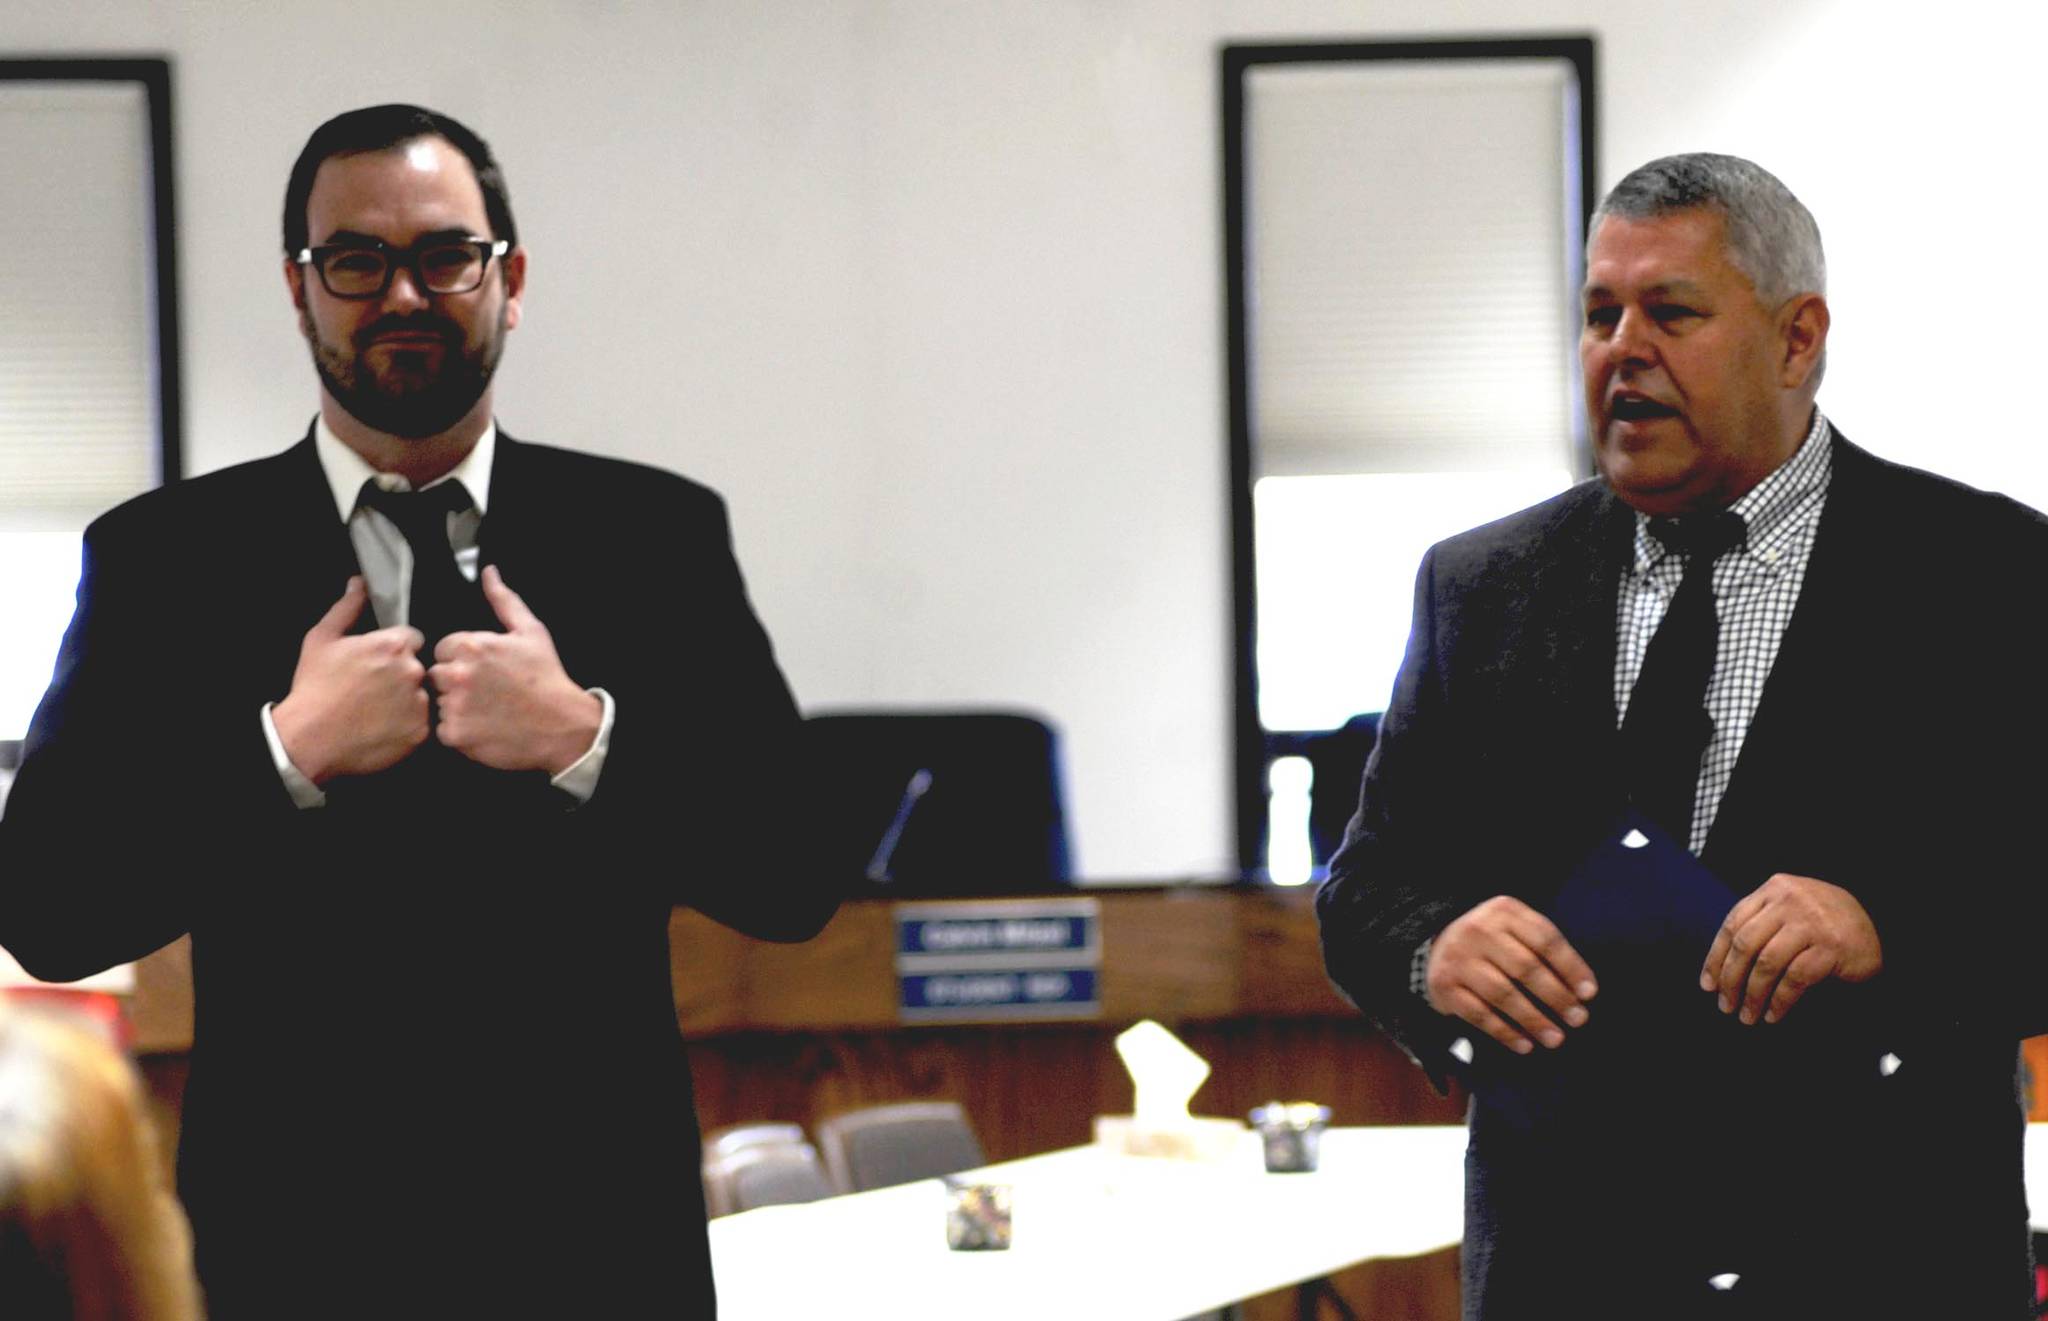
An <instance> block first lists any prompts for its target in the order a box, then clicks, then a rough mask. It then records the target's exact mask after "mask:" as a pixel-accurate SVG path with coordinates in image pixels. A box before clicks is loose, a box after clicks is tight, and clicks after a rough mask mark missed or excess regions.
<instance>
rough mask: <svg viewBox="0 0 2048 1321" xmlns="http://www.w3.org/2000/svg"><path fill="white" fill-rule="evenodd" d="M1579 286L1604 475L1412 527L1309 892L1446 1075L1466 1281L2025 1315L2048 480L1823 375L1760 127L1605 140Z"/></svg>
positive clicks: (1347, 979) (1785, 206)
mask: <svg viewBox="0 0 2048 1321" xmlns="http://www.w3.org/2000/svg"><path fill="white" fill-rule="evenodd" d="M1583 308H1584V323H1583V328H1582V332H1581V337H1580V349H1579V352H1580V365H1581V368H1582V370H1583V373H1584V379H1585V389H1586V406H1587V417H1588V421H1589V424H1590V426H1591V427H1592V429H1593V436H1592V440H1593V450H1594V455H1595V458H1596V461H1597V464H1598V467H1599V471H1600V476H1599V479H1597V480H1594V481H1589V482H1586V483H1583V484H1581V485H1579V486H1577V487H1575V488H1573V489H1572V490H1570V491H1567V492H1566V493H1564V494H1563V495H1561V496H1558V497H1556V498H1555V499H1552V500H1550V501H1547V502H1546V503H1544V504H1541V505H1538V506H1536V507H1534V508H1532V509H1529V510H1526V511H1524V512H1522V513H1520V514H1516V515H1512V516H1510V517H1509V518H1506V519H1503V520H1501V521H1499V522H1497V523H1493V524H1489V525H1487V526H1486V527H1483V528H1478V529H1475V530H1473V531H1471V532H1467V533H1464V534H1462V535H1460V536H1457V537H1453V538H1451V539H1449V540H1447V541H1445V542H1443V543H1441V544H1439V545H1438V546H1436V547H1434V548H1433V549H1432V550H1431V551H1430V552H1429V554H1428V555H1427V556H1426V557H1425V559H1424V561H1423V564H1422V568H1421V572H1420V575H1419V577H1418V581H1417V586H1416V605H1415V624H1414V630H1413V632H1412V634H1411V635H1410V638H1409V643H1408V654H1407V657H1406V659H1405V661H1404V663H1403V665H1402V669H1401V674H1400V678H1399V680H1398V681H1397V683H1396V685H1395V690H1394V694H1393V698H1392V701H1391V703H1390V705H1389V708H1388V710H1387V712H1386V715H1385V717H1384V719H1383V722H1382V724H1381V726H1380V738H1379V744H1378V746H1377V747H1376V749H1375V750H1374V753H1373V756H1372V760H1371V762H1370V763H1369V764H1368V766H1367V768H1366V773H1365V777H1364V783H1363V785H1362V788H1361V795H1360V803H1359V809H1358V813H1357V815H1356V817H1355V818H1354V819H1353V821H1352V823H1351V826H1350V829H1349V830H1348V831H1347V833H1346V838H1345V843H1344V846H1343V848H1342V849H1341V850H1340V851H1339V853H1338V855H1337V857H1336V858H1335V860H1334V861H1333V862H1332V865H1331V869H1330V878H1329V880H1328V881H1327V882H1326V883H1325V885H1324V887H1323V889H1322V891H1321V893H1320V895H1319V896H1318V904H1317V907H1318V912H1319V915H1320V917H1321V920H1322V927H1323V943H1324V952H1325V957H1326V960H1327V962H1328V966H1329V970H1330V974H1331V976H1332V978H1333V979H1334V980H1335V981H1336V982H1337V984H1338V985H1339V986H1340V987H1341V988H1342V989H1343V990H1344V991H1345V993H1346V994H1347V995H1349V996H1350V997H1351V999H1352V1000H1353V1001H1355V1002H1356V1003H1357V1004H1358V1005H1359V1006H1360V1007H1361V1008H1362V1009H1364V1010H1365V1012H1366V1013H1368V1014H1369V1015H1371V1016H1372V1017H1373V1019H1374V1020H1375V1021H1376V1022H1378V1024H1379V1025H1380V1026H1381V1027H1382V1028H1383V1029H1384V1030H1386V1031H1387V1032H1388V1033H1389V1035H1391V1036H1392V1037H1393V1038H1394V1039H1395V1040H1396V1041H1397V1042H1399V1043H1400V1044H1401V1045H1402V1047H1403V1048H1404V1049H1406V1050H1407V1051H1408V1052H1409V1053H1410V1054H1411V1055H1412V1056H1413V1057H1414V1058H1415V1059H1416V1060H1417V1062H1418V1063H1420V1064H1421V1065H1422V1066H1423V1067H1424V1068H1425V1069H1426V1070H1427V1071H1428V1072H1429V1073H1430V1075H1431V1077H1432V1078H1433V1079H1434V1080H1436V1081H1437V1083H1438V1084H1439V1086H1442V1085H1444V1084H1445V1083H1446V1081H1447V1079H1449V1078H1450V1077H1452V1076H1458V1077H1460V1078H1463V1079H1466V1080H1468V1081H1470V1082H1471V1083H1472V1085H1473V1088H1474V1099H1473V1102H1472V1106H1471V1116H1470V1123H1471V1130H1472V1135H1471V1148H1470V1154H1469V1156H1468V1160H1467V1197H1466V1202H1467V1219H1466V1237H1465V1248H1464V1253H1465V1259H1464V1274H1465V1304H1464V1305H1465V1315H1466V1316H1467V1317H1468V1318H1479V1317H1486V1318H1499V1317H1513V1318H1521V1317H1532V1316H1566V1315H1569V1316H1573V1317H1577V1318H1587V1317H1595V1318H1606V1317H1623V1316H1627V1317H1641V1316H1657V1317H1660V1318H1670V1317H1688V1316H1724V1315H1725V1316H1742V1317H1780V1316H1800V1317H1807V1316H1834V1315H1841V1316H1848V1315H1858V1314H1862V1315H1872V1316H1878V1315H1882V1316H1887V1317H1936V1316H1940V1317H1969V1318H1977V1317H2015V1318H2017V1317H2023V1316H2031V1315H2032V1305H2031V1304H2032V1294H2031V1288H2032V1282H2031V1273H2030V1271H2029V1236H2028V1224H2027V1208H2026V1203H2025V1195H2024V1187H2023V1184H2022V1179H2021V1150H2022V1148H2021V1143H2022V1138H2023V1136H2024V1131H2025V1130H2024V1123H2023V1117H2022V1115H2021V1112H2020V1110H2019V1108H2018V1106H2017V1105H2016V1103H2015V1088H2014V1079H2015V1075H2016V1068H2017V1057H2018V1050H2017V1043H2018V1040H2019V1038H2020V1037H2022V1036H2024V1035H2028V1034H2031V1033H2036V1032H2041V1031H2043V1030H2048V1008H2044V1003H2043V1002H2044V996H2043V994H2042V990H2041V987H2040V985H2039V984H2038V982H2039V979H2038V978H2029V977H2028V976H2027V975H2026V971H2025V970H2026V968H2027V967H2028V963H2029V960H2028V958H2027V956H2026V950H2025V941H2026V938H2027V934H2028V933H2029V932H2030V931H2034V930H2038V929H2039V927H2038V925H2037V924H2038V922H2039V920H2040V918H2041V916H2042V912H2041V910H2042V907H2043V905H2042V902H2041V899H2040V897H2039V891H2040V887H2039V886H2036V885H2032V884H2029V883H2027V881H2026V879H2025V875H2026V869H2027V867H2028V864H2029V862H2030V859H2031V850H2027V849H2025V848H2024V847H2023V846H2022V845H2021V844H2020V843H2019V842H2018V841H2019V840H2020V838H2022V837H2023V836H2024V835H2025V833H2026V832H2025V829H2024V824H2023V823H2025V822H2027V821H2029V820H2031V817H2032V814H2033V813H2034V812H2035V811H2037V810H2038V807H2037V805H2038V803H2039V802H2041V801H2042V798H2043V791H2044V789H2048V784H2044V783H2043V774H2042V770H2041V759H2040V757H2039V755H2038V748H2039V746H2040V744H2041V741H2042V738H2043V736H2044V733H2048V700H2044V696H2043V693H2042V691H2041V690H2042V688H2043V685H2041V684H2040V683H2039V682H2038V676H2037V675H2036V674H2034V673H2033V670H2034V668H2035V665H2036V658H2037V657H2038V656H2039V655H2041V654H2042V649H2043V644H2044V642H2048V626H2044V623H2043V619H2042V614H2041V612H2040V611H2038V610H2032V609H2024V608H2015V606H2016V605H2017V604H2018V603H2016V602H2015V601H2013V600H2012V599H2011V593H2010V592H2009V591H2007V590H2006V588H2005V587H2004V584H2007V583H2013V582H2020V583H2025V582H2030V581H2040V580H2041V579H2042V578H2043V577H2044V576H2048V520H2044V519H2043V518H2042V517H2041V516H2040V515H2038V514H2036V513H2035V512H2034V511H2032V510H2030V509H2027V508H2025V507H2024V506H2021V505H2019V504H2016V503H2014V502H2013V501H2011V500H2008V499H2005V498H2003V497H2000V496H1995V495H1988V494H1985V493H1983V492H1980V491H1976V490H1972V489H1970V488H1967V487H1964V486H1961V485H1959V484H1957V483H1954V482H1950V481H1947V480H1945V479H1942V478H1938V477H1934V476H1931V475H1929V474H1926V473H1922V472H1916V471H1913V470H1910V469H1906V468H1902V467H1899V466H1897V465H1894V464H1891V463H1887V462H1884V461H1883V460H1880V459H1877V458H1875V457H1873V456H1872V455H1870V454H1868V453H1866V452H1864V451H1863V450H1861V449H1859V448H1857V447H1855V446H1853V445H1851V444H1850V443H1849V442H1848V441H1847V440H1846V439H1845V438H1844V437H1843V436H1842V435H1841V434H1840V432H1839V431H1837V430H1836V429H1835V428H1834V426H1833V425H1832V423H1831V422H1830V421H1829V419H1828V418H1827V417H1826V416H1825V415H1823V414H1822V413H1821V412H1820V411H1819V409H1818V408H1817V407H1816V406H1815V394H1816V390H1817V388H1818V385H1819V382H1820V376H1821V368H1822V363H1823V359H1824V356H1825V349H1826V342H1827V334H1828V328H1829V313H1828V305H1827V300H1826V291H1825V263H1824V259H1823V256H1822V251H1821V243H1820V233H1819V229H1818V227H1817V226H1816V225H1815V223H1814V221H1813V218H1812V216H1811V215H1810V214H1809V213H1808V212H1807V210H1806V208H1805V207H1804V206H1803V205H1801V204H1800V202H1799V201H1798V199H1797V198H1795V197H1794V196H1793V195H1792V193H1791V192H1790V191H1789V190H1788V189H1786V187H1785V186H1784V185H1783V184H1782V183H1780V182H1779V181H1778V180H1777V179H1776V178H1774V177H1773V176H1772V175H1770V174H1769V173H1768V172H1766V171H1764V170H1762V169H1760V168H1759V167H1757V166H1756V165H1754V164H1752V163H1751V162H1748V161H1745V160H1740V159H1737V158H1734V157H1729V156H1719V155H1710V154H1704V153H1702V154H1694V155H1686V156H1674V157H1668V158H1665V159H1662V160H1657V161H1652V162H1651V163H1649V164H1648V165H1645V166H1643V167H1641V168H1640V169H1638V170H1636V171H1634V172H1632V173H1631V174H1629V175H1628V176H1627V177H1626V178H1624V179H1623V180H1622V181H1621V182H1620V183H1619V184H1617V185H1616V186H1615V188H1614V189H1613V191H1612V192H1611V193H1610V194H1609V195H1608V196H1607V198H1606V200H1605V201H1604V202H1602V204H1601V206H1600V208H1599V210H1598V211H1597V212H1596V213H1595V216H1594V220H1593V224H1592V229H1591V234H1590V236H1589V244H1588V252H1587V272H1586V280H1585V287H1584V291H1583ZM1902 708H1903V710H1904V711H1905V712H1907V713H1909V714H1908V715H1907V717H1906V718H1905V719H1903V720H1902V719H1901V718H1900V717H1899V716H1898V715H1896V714H1894V713H1895V712H1900V711H1901V709H1902ZM1617 878H1620V879H1619V881H1617ZM1603 887H1604V888H1603ZM1589 895H1590V896H1593V898H1591V899H1589V898H1588V896H1589ZM1715 896H1719V898H1718V899H1717V898H1715ZM1568 915H1569V916H1568ZM1567 929H1570V930H1572V931H1574V932H1582V933H1586V934H1585V935H1584V936H1583V937H1581V936H1578V935H1575V936H1571V937H1568V936H1567V934H1566V930H1567ZM1596 933H1597V934H1596ZM1617 933H1619V934H1617ZM1595 939H1598V940H1599V941H1600V942H1601V943H1600V944H1599V945H1598V946H1597V948H1596V946H1595V945H1594V944H1593V943H1592V942H1593V941H1594V940H1595ZM1603 992H1604V998H1602V997H1603ZM1603 1028H1604V1029H1605V1032H1604V1034H1603ZM1468 1065H1469V1066H1470V1067H1469V1068H1468V1067H1467V1066H1468Z"/></svg>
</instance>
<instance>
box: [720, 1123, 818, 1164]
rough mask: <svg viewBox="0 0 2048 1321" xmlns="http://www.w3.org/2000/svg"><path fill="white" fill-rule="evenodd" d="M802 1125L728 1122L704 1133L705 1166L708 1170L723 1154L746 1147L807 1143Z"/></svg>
mask: <svg viewBox="0 0 2048 1321" xmlns="http://www.w3.org/2000/svg"><path fill="white" fill-rule="evenodd" d="M808 1141H809V1139H807V1138H806V1137H804V1130H803V1125H801V1124H781V1123H770V1122H765V1121H764V1122H760V1123H752V1124H728V1125H726V1126H725V1127H724V1128H720V1129H714V1130H712V1131H711V1132H709V1133H706V1134H705V1135H704V1165H705V1167H706V1168H707V1169H708V1168H709V1167H710V1166H711V1165H713V1164H714V1163H716V1162H717V1161H718V1160H720V1159H721V1158H723V1157H726V1156H730V1155H731V1154H732V1153H734V1152H735V1151H739V1150H741V1149H742V1148H745V1147H788V1146H801V1145H806V1144H807V1143H808Z"/></svg>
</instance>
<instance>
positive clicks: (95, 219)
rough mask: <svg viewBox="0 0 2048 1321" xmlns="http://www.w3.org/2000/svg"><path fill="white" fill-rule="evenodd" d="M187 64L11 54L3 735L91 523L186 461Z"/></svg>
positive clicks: (4, 323) (1, 238) (13, 735)
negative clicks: (181, 216) (176, 112)
mask: <svg viewBox="0 0 2048 1321" xmlns="http://www.w3.org/2000/svg"><path fill="white" fill-rule="evenodd" d="M171 138H172V129H171V69H170V64H169V62H168V61H166V60H162V59H32V60H31V59H14V60H0V178H4V179H6V180H7V186H8V192H9V196H10V199H11V200H12V205H10V206H7V207H5V208H0V556H4V560H5V562H6V564H7V566H8V569H7V573H6V575H5V576H4V583H0V617H4V618H6V619H7V620H8V625H9V627H8V638H7V642H6V645H5V646H4V647H0V740H10V739H18V738H19V737H20V736H21V735H22V734H23V733H24V732H25V730H26V728H27V724H28V715H29V712H30V710H31V709H32V708H33V704H34V702H35V700H36V698H37V697H38V696H39V695H40V693H41V690H42V687H43V685H44V684H46V683H47V682H48V680H49V674H50V664H51V661H52V660H53V659H54V657H55V655H56V649H57V642H58V640H59V638H60V637H61V634H62V631H63V627H64V624H65V623H66V622H67V621H68V619H69V616H70V610H71V593H72V590H73V588H74V586H75V584H76V582H77V578H78V538H79V533H80V532H82V531H83V529H84V527H85V525H86V523H88V522H89V521H91V519H92V518H93V517H95V516H96V515H98V514H99V513H101V512H103V511H104V510H106V509H107V508H109V507H111V506H112V505H114V504H117V503H119V502H120V501H121V500H124V499H127V498H128V497H130V496H133V495H136V494H139V493H140V492H141V491H143V490H146V489H148V488H149V487H151V486H155V485H157V484H159V483H162V482H166V481H172V480H175V479H176V478H177V477H178V476H179V475H180V471H181V463H182V459H181V455H182V403H181V396H180V377H179V358H178V293H177V251H176V223H175V204H174V198H173V186H172V181H173V166H172V158H171Z"/></svg>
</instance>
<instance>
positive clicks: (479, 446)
mask: <svg viewBox="0 0 2048 1321" xmlns="http://www.w3.org/2000/svg"><path fill="white" fill-rule="evenodd" d="M313 453H314V454H315V455H316V456H318V458H319V460H320V470H321V472H322V473H323V474H324V475H325V476H326V478H327V489H328V490H329V492H331V493H332V494H333V496H334V509H335V513H336V515H337V516H338V517H339V518H340V519H341V521H342V522H344V523H346V522H348V520H349V518H350V516H351V515H353V514H354V513H355V510H356V497H357V496H358V495H360V494H361V493H362V489H363V483H364V482H367V481H375V482H376V483H377V485H379V486H381V487H383V488H385V489H386V490H389V491H410V490H411V489H412V483H411V482H409V481H407V480H406V479H405V478H403V477H400V476H399V475H398V474H397V473H390V472H378V471H377V470H376V469H375V468H372V467H371V466H370V465H369V464H368V463H366V462H365V461H364V460H363V456H362V455H360V454H358V453H356V452H355V451H354V450H352V449H350V448H349V447H348V446H347V445H345V444H343V443H342V440H341V437H339V436H337V435H335V434H334V431H333V429H332V428H331V427H329V426H328V425H327V419H326V418H325V417H316V418H315V419H314V420H313ZM497 455H498V423H497V419H495V418H493V419H492V420H491V421H489V422H487V423H485V424H484V433H483V435H481V436H478V437H477V438H476V444H474V445H472V446H471V447H470V450H469V453H467V454H465V455H463V456H462V462H460V463H458V464H456V465H455V466H454V467H453V468H451V469H450V470H449V471H448V474H447V475H446V476H444V477H437V478H435V479H434V480H433V481H431V482H428V483H427V485H428V486H439V485H441V483H443V482H447V481H460V482H461V483H462V485H463V488H464V489H465V490H467V491H468V492H469V498H470V499H471V500H472V501H473V502H475V504H476V513H477V517H478V518H482V517H483V515H484V510H485V502H486V501H488V500H489V499H490V490H491V467H492V464H493V463H494V462H495V461H496V459H497Z"/></svg>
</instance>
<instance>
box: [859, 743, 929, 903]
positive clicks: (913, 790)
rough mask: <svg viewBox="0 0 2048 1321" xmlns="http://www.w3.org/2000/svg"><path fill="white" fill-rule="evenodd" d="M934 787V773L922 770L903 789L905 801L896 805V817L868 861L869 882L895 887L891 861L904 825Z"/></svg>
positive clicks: (891, 820)
mask: <svg viewBox="0 0 2048 1321" xmlns="http://www.w3.org/2000/svg"><path fill="white" fill-rule="evenodd" d="M931 787H932V773H931V772H930V771H928V770H924V769H922V768H920V769H919V770H918V771H917V772H916V773H915V774H914V775H912V776H911V777H910V783H909V784H907V785H905V786H904V788H903V799H902V801H901V802H899V803H897V804H896V815H895V816H894V817H892V818H890V820H889V828H888V829H887V830H885V831H883V832H882V842H881V843H880V844H878V845H876V846H875V856H874V857H873V858H871V859H869V861H868V872H867V876H868V880H869V881H870V882H872V883H873V884H875V885H893V884H895V881H896V878H895V877H894V876H891V875H890V874H889V861H890V859H892V858H894V857H895V856H896V845H897V842H898V841H900V840H901V839H902V838H903V826H904V823H905V822H907V821H909V820H910V814H911V813H912V812H913V811H915V810H916V808H917V804H918V801H919V800H920V799H922V798H923V797H924V796H925V792H926V791H927V790H929V789H930V788H931Z"/></svg>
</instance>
